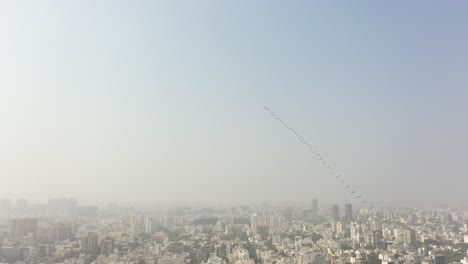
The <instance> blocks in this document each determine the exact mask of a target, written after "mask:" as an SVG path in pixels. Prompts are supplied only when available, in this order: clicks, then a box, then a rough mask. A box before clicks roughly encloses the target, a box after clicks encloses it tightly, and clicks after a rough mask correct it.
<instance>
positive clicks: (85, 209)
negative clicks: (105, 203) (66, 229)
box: [78, 206, 98, 218]
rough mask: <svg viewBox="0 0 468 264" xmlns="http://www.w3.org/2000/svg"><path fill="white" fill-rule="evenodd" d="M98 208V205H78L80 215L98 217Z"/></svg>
mask: <svg viewBox="0 0 468 264" xmlns="http://www.w3.org/2000/svg"><path fill="white" fill-rule="evenodd" d="M97 215H98V208H97V206H78V216H79V217H91V218H92V217H97Z"/></svg>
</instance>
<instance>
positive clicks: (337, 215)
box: [331, 204, 340, 221]
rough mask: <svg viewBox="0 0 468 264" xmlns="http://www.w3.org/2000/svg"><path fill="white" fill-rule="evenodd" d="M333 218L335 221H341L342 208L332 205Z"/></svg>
mask: <svg viewBox="0 0 468 264" xmlns="http://www.w3.org/2000/svg"><path fill="white" fill-rule="evenodd" d="M331 216H332V218H333V220H334V221H339V220H340V206H339V205H337V204H333V205H332V209H331Z"/></svg>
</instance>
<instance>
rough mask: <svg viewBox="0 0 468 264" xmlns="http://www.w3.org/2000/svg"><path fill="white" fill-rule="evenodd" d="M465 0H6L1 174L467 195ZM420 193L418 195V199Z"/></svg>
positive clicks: (54, 186) (12, 184)
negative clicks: (294, 132)
mask: <svg viewBox="0 0 468 264" xmlns="http://www.w3.org/2000/svg"><path fill="white" fill-rule="evenodd" d="M467 11H468V3H467V2H465V1H411V2H409V1H387V2H383V1H0V121H1V122H0V136H1V137H0V145H1V146H2V147H1V149H0V158H1V166H0V175H1V177H2V179H4V181H7V182H8V184H2V185H1V187H0V191H1V193H2V195H4V196H6V197H13V198H15V197H27V198H31V199H35V200H42V199H46V198H49V197H57V196H73V197H78V198H80V199H82V200H89V201H94V200H106V201H108V200H114V199H115V200H128V201H130V200H132V201H133V200H163V201H174V200H190V201H200V202H207V201H211V200H216V201H229V202H242V201H251V200H258V201H263V200H286V199H288V200H292V201H297V202H301V201H308V200H310V199H311V198H313V197H318V198H319V199H322V200H327V201H330V202H338V201H342V200H343V199H345V195H343V194H341V193H339V192H340V190H341V187H340V186H339V185H337V184H336V183H335V182H334V180H333V179H331V178H330V177H329V176H328V175H327V174H326V172H325V170H323V169H322V168H321V167H320V166H319V164H318V163H317V162H316V161H315V160H314V159H313V157H312V156H310V155H309V154H308V153H307V151H306V150H305V149H304V148H303V147H302V146H301V145H300V144H299V143H298V142H297V141H296V140H295V138H294V137H292V136H291V135H289V134H288V133H287V132H286V131H285V130H284V129H282V128H281V127H278V126H277V125H276V124H275V123H274V122H272V120H270V119H268V118H267V114H266V113H265V112H264V111H263V106H264V105H269V106H270V107H271V108H272V109H273V110H275V111H276V112H277V113H278V114H280V115H281V116H282V117H283V118H284V119H285V120H287V121H288V122H290V123H291V124H294V125H295V126H296V127H297V128H298V129H299V130H301V131H303V134H304V135H306V136H307V138H308V139H309V140H310V141H312V142H314V143H315V145H316V146H317V147H318V148H319V149H320V150H321V151H322V152H323V153H324V154H325V156H327V157H328V159H329V161H330V162H332V163H333V164H334V165H335V166H336V167H337V168H339V170H340V171H341V172H342V173H343V175H345V177H346V179H347V181H349V182H350V183H352V184H354V185H355V186H359V187H357V189H359V190H360V192H362V193H363V194H364V195H366V196H367V197H369V200H373V201H375V203H390V201H392V202H394V201H395V202H399V203H405V202H415V201H416V200H418V199H420V198H421V197H428V199H431V200H442V201H451V200H453V201H462V200H466V197H467V195H466V190H465V186H466V184H467V183H468V182H467V180H466V179H467V178H468V177H467V176H468V175H467V169H466V164H467V161H468V160H467V155H466V149H467V147H468V140H467V137H466V135H467V134H468V125H467V122H466V120H467V119H468V118H467V113H468V88H467V85H468V77H467V74H466V73H467V72H468V49H467V48H466V47H468V17H467V16H466V14H467ZM415 197H416V198H415Z"/></svg>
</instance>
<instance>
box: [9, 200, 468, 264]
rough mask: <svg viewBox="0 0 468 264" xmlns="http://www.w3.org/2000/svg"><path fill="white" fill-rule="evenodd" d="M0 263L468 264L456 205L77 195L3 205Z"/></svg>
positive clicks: (463, 216)
mask: <svg viewBox="0 0 468 264" xmlns="http://www.w3.org/2000/svg"><path fill="white" fill-rule="evenodd" d="M0 212H1V225H0V231H1V237H2V243H1V261H0V262H1V263H16V264H21V263H25V264H33V263H64V264H89V263H93V264H107V263H109V264H110V263H116V264H117V263H121V264H124V263H141V264H142V263H145V264H150V263H151V264H156V263H158V264H163V263H167V264H168V263H180V264H199V263H211V264H222V263H251V264H254V263H271V264H273V263H276V264H279V263H301V264H305V263H311V264H345V263H350V264H359V263H369V264H393V263H415V264H416V263H419V264H449V263H463V264H468V255H467V254H468V211H467V210H462V209H456V208H448V207H447V208H442V209H441V208H439V209H397V208H354V207H353V205H352V204H350V203H345V204H344V205H338V204H333V205H331V206H320V204H319V201H318V200H317V199H313V200H312V201H311V202H310V206H308V207H307V208H300V207H293V206H283V207H276V206H272V205H268V204H264V205H262V206H258V208H255V207H251V206H248V205H239V206H233V207H226V208H211V207H191V206H179V207H174V208H171V209H155V210H141V209H140V210H139V209H136V208H133V207H121V206H118V205H116V204H109V205H107V206H104V207H102V208H98V207H97V206H81V205H80V204H79V203H78V201H77V200H76V199H51V200H49V201H48V202H47V204H44V205H30V204H29V203H28V200H26V199H18V200H16V201H13V200H11V199H4V200H1V204H0Z"/></svg>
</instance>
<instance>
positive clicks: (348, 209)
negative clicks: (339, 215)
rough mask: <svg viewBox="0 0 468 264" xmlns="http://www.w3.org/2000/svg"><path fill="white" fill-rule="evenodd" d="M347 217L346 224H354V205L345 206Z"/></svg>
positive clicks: (345, 216)
mask: <svg viewBox="0 0 468 264" xmlns="http://www.w3.org/2000/svg"><path fill="white" fill-rule="evenodd" d="M344 213H345V215H344V220H345V222H348V223H350V222H352V221H353V205H352V204H349V203H347V204H345V212H344Z"/></svg>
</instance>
